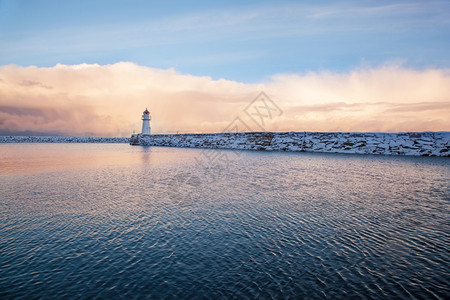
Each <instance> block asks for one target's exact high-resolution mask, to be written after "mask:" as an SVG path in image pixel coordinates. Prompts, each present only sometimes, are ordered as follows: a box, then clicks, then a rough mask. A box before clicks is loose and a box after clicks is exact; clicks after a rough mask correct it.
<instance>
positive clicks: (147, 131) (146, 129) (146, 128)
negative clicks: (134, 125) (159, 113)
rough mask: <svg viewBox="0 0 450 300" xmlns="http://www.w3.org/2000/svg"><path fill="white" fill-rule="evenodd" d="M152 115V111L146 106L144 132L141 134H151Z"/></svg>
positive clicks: (143, 114)
mask: <svg viewBox="0 0 450 300" xmlns="http://www.w3.org/2000/svg"><path fill="white" fill-rule="evenodd" d="M151 119H152V117H151V116H150V112H149V111H148V109H147V108H146V109H145V110H144V112H143V113H142V132H141V135H150V132H151V131H150V120H151Z"/></svg>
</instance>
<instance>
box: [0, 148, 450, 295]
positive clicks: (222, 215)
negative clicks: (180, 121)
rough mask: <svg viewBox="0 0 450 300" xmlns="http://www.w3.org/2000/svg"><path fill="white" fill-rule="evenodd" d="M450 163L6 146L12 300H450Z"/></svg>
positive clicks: (3, 263)
mask: <svg viewBox="0 0 450 300" xmlns="http://www.w3.org/2000/svg"><path fill="white" fill-rule="evenodd" d="M449 208H450V160H449V159H448V158H424V157H387V156H360V155H332V154H306V153H269V152H250V151H243V152H237V151H229V150H208V151H205V150H201V149H177V148H162V147H149V148H145V147H139V146H135V147H133V146H129V145H118V144H0V217H1V218H0V238H1V239H0V298H2V299H8V298H20V297H22V298H26V299H29V298H57V299H61V298H126V299H129V298H131V299H133V298H136V299H142V298H146V297H148V298H158V299H159V298H166V299H179V298H185V299H192V298H212V299H216V298H236V299H245V298H250V299H254V298H262V299H270V298H289V297H290V298H330V299H336V298H360V297H361V298H364V297H367V298H410V297H411V298H412V297H417V298H442V299H444V298H447V299H448V298H449V297H450V287H449V286H450V213H449V212H450V210H449Z"/></svg>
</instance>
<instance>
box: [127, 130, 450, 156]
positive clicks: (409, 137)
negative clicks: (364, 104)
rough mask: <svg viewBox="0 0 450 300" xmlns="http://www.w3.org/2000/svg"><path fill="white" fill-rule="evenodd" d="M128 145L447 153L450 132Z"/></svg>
mask: <svg viewBox="0 0 450 300" xmlns="http://www.w3.org/2000/svg"><path fill="white" fill-rule="evenodd" d="M130 143H131V144H132V145H145V146H167V147H195V148H197V147H200V148H214V149H237V150H265V151H306V152H330V153H355V154H384V155H415V156H445V157H450V132H402V133H360V132H237V133H211V134H208V133H206V134H195V133H190V134H156V135H149V136H141V135H133V136H132V137H131V140H130Z"/></svg>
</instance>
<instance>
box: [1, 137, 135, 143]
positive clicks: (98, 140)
mask: <svg viewBox="0 0 450 300" xmlns="http://www.w3.org/2000/svg"><path fill="white" fill-rule="evenodd" d="M129 142H130V138H128V137H76V136H0V143H85V144H87V143H114V144H118V143H129Z"/></svg>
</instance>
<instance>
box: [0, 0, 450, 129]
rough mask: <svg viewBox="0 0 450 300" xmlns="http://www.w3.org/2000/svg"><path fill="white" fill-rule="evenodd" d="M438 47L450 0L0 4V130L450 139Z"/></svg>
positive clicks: (13, 0)
mask: <svg viewBox="0 0 450 300" xmlns="http://www.w3.org/2000/svg"><path fill="white" fill-rule="evenodd" d="M449 49H450V1H433V0H431V1H364V0H363V1H190V2H188V1H111V0H109V1H96V0H91V1H56V0H53V1H31V0H28V1H25V0H0V135H13V134H17V135H24V134H27V135H80V136H90V135H93V136H129V135H130V134H131V133H132V132H133V130H135V131H136V132H140V127H141V120H140V118H141V114H142V111H143V110H144V109H145V108H146V107H148V109H149V110H150V112H151V115H152V122H151V125H152V132H154V133H176V132H221V131H224V130H225V131H226V130H227V129H229V128H230V124H233V122H234V121H235V120H236V119H238V120H239V121H240V123H241V124H244V125H245V126H241V127H240V128H239V130H252V131H253V130H270V131H363V132H364V131H377V132H380V131H381V132H399V131H449V130H450V118H449V116H450V54H449V52H450V51H449ZM261 92H264V94H263V95H264V97H266V98H265V99H266V100H267V101H266V102H267V103H269V104H271V105H272V106H274V107H276V109H277V110H276V114H273V115H270V111H269V110H267V111H264V108H261V106H258V105H259V104H261V103H262V102H258V101H259V100H258V99H259V98H258V95H261V94H260V93H261ZM258 103H259V104H258ZM258 107H259V109H260V110H259V112H263V111H264V113H266V118H265V122H264V124H262V125H263V126H261V124H258V122H255V119H254V118H252V114H251V113H250V114H249V113H248V112H249V109H253V111H257V110H255V109H258ZM266 108H267V107H266ZM261 115H262V114H261ZM261 115H260V116H261ZM260 116H259V117H260ZM267 116H269V117H267ZM253 117H255V115H254V114H253Z"/></svg>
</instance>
